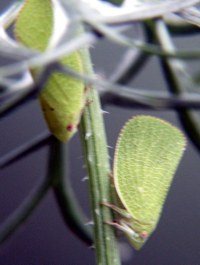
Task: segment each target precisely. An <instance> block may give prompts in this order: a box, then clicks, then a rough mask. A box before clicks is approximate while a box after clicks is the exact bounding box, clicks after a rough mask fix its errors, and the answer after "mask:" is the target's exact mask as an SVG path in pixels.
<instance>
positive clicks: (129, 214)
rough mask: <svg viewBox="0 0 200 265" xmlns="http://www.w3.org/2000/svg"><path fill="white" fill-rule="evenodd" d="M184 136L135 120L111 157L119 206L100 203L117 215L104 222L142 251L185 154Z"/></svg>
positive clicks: (149, 121)
mask: <svg viewBox="0 0 200 265" xmlns="http://www.w3.org/2000/svg"><path fill="white" fill-rule="evenodd" d="M185 146H186V141H185V137H184V136H183V134H182V133H181V132H180V131H179V130H178V129H177V128H175V127H174V126H172V125H171V124H169V123H168V122H165V121H163V120H161V119H158V118H155V117H151V116H137V117H135V118H132V119H130V120H129V121H128V122H127V123H126V124H125V126H124V127H123V128H122V130H121V132H120V134H119V138H118V140H117V145H116V149H115V155H114V163H113V176H114V187H115V191H116V194H117V198H118V201H119V205H120V206H118V205H112V204H109V203H103V205H105V206H107V207H109V208H111V209H112V210H114V211H115V212H116V213H117V214H118V219H117V222H111V221H107V222H106V223H107V224H109V225H112V226H114V227H116V228H118V229H120V230H121V231H123V232H124V233H125V235H126V236H127V237H128V239H129V241H130V242H131V244H132V245H133V247H134V248H135V249H136V250H139V249H141V247H142V246H143V245H144V244H145V242H146V241H147V239H148V238H149V237H150V235H151V234H152V233H153V231H154V230H155V228H156V226H157V223H158V221H159V218H160V215H161V212H162V208H163V205H164V203H165V200H166V196H167V193H168V190H169V188H170V185H171V182H172V180H173V176H174V173H175V171H176V169H177V167H178V164H179V162H180V159H181V157H182V155H183V152H184V150H185Z"/></svg>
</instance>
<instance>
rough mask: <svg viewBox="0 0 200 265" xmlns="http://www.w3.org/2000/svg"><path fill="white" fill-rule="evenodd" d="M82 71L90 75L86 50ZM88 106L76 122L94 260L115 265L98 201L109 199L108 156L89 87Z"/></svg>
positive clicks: (105, 211)
mask: <svg viewBox="0 0 200 265" xmlns="http://www.w3.org/2000/svg"><path fill="white" fill-rule="evenodd" d="M81 55H82V58H83V62H84V71H85V74H88V75H90V76H92V75H93V70H92V68H91V61H90V56H89V53H88V52H87V51H86V50H83V51H82V54H81ZM88 102H90V103H89V105H88V106H87V107H86V108H85V111H84V114H83V117H82V121H81V124H80V132H81V139H82V144H83V148H84V153H85V161H86V164H87V170H88V175H89V186H90V198H91V207H92V215H93V221H94V235H95V249H96V260H97V264H98V265H100V264H101V265H119V264H120V259H119V254H118V248H117V242H116V239H115V235H114V231H113V228H111V227H110V226H109V225H106V224H105V222H106V221H109V220H112V218H113V217H112V214H111V212H110V209H108V208H106V207H105V206H102V202H111V183H110V178H109V172H110V168H109V156H108V150H107V142H106V136H105V129H104V123H103V117H102V110H101V106H100V103H99V97H98V94H97V91H96V90H95V89H93V88H91V89H90V95H89V99H88Z"/></svg>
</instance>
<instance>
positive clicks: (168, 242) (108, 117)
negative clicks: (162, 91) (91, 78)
mask: <svg viewBox="0 0 200 265" xmlns="http://www.w3.org/2000/svg"><path fill="white" fill-rule="evenodd" d="M10 2H11V1H2V0H1V1H0V8H1V10H2V8H3V7H5V3H6V4H9V3H10ZM177 43H183V38H179V39H177ZM187 45H188V46H189V47H190V48H192V46H193V47H195V46H196V48H198V47H199V39H198V38H195V42H194V37H192V38H191V40H190V41H188V42H187ZM118 48H119V47H116V48H115V49H114V48H113V46H112V49H111V45H110V43H109V42H107V41H102V42H101V43H99V44H98V45H97V46H96V47H95V48H92V49H91V52H92V57H93V62H94V65H95V69H96V71H97V72H98V73H100V74H103V75H104V73H108V72H110V71H112V70H114V66H115V64H116V63H117V59H119V58H120V55H121V49H118ZM157 63H158V62H157V60H156V59H152V60H151V61H150V62H149V63H148V65H147V66H146V68H145V71H144V72H143V73H142V74H141V75H140V76H138V78H137V79H136V80H135V81H134V83H133V85H134V86H135V87H146V88H147V87H150V88H153V89H156V88H157V89H159V88H160V87H164V83H163V81H162V77H161V73H160V70H159V67H158V64H157ZM195 67H196V68H198V64H196V65H195ZM105 110H106V111H108V112H109V114H105V123H106V129H107V137H108V143H109V145H110V146H111V147H114V146H115V142H116V138H117V135H118V133H119V130H120V128H121V127H122V126H123V124H124V122H125V121H126V120H127V119H128V118H130V117H132V116H133V115H136V114H139V113H141V114H147V113H148V114H152V115H155V116H158V115H159V116H160V117H162V118H164V119H166V120H168V121H170V122H172V123H173V124H176V125H177V126H179V127H180V124H179V122H178V120H177V116H176V114H175V113H174V112H172V111H159V112H158V111H151V112H149V111H148V112H147V111H142V110H140V111H134V110H123V109H121V108H117V107H106V109H105ZM45 128H46V125H45V122H44V121H43V117H42V114H41V111H40V108H39V106H38V103H37V102H36V101H34V102H31V103H29V104H27V105H25V106H24V107H22V108H20V109H19V110H17V111H16V112H14V113H13V114H11V115H9V116H7V117H6V118H3V119H2V120H1V123H0V131H1V144H0V154H1V155H3V154H5V153H7V152H8V151H9V150H11V149H13V148H14V147H16V146H19V145H21V144H22V143H25V142H26V141H27V140H29V139H31V137H33V136H34V135H36V134H38V133H40V132H42V131H43V130H44V129H45ZM70 147H71V148H70V159H71V165H70V170H71V179H72V181H73V187H74V189H75V192H76V194H77V196H78V198H79V201H80V204H81V205H82V207H83V209H84V210H85V213H86V214H88V216H89V209H88V195H87V194H88V192H87V182H83V181H82V178H83V177H84V176H85V174H86V173H85V172H84V171H83V169H82V166H83V161H82V152H81V149H80V143H79V137H78V135H76V136H75V137H74V138H73V139H72V141H71V143H70ZM110 153H111V157H112V155H113V149H110ZM46 158H47V149H46V148H43V149H41V150H40V151H38V152H36V153H34V154H33V155H31V156H28V157H26V158H25V159H23V160H22V161H19V162H17V163H15V164H13V165H12V166H10V167H9V168H6V169H4V170H1V173H0V175H1V179H0V183H1V184H0V222H3V220H5V218H6V217H7V216H8V215H9V214H10V213H11V212H12V211H13V210H14V209H15V208H16V207H17V206H18V205H19V204H20V203H21V202H22V201H23V199H24V198H25V197H26V196H27V195H28V193H29V191H30V190H31V188H32V187H33V185H34V184H35V183H37V182H38V180H39V179H40V178H42V177H43V176H44V174H45V170H46ZM111 163H112V161H111ZM199 169H200V163H199V158H198V153H197V152H196V150H195V149H194V148H193V146H192V145H191V144H190V142H189V143H188V148H187V150H186V152H185V155H184V158H183V160H182V162H181V165H180V167H179V169H178V171H177V174H176V177H175V179H174V182H173V185H172V188H171V190H170V193H169V196H168V199H167V202H166V204H165V208H164V212H163V215H162V218H161V220H160V222H159V225H158V228H157V229H156V231H155V233H154V234H153V235H152V237H151V239H150V240H149V241H148V242H147V244H146V245H145V247H144V248H143V249H142V250H141V251H140V252H137V253H136V252H134V250H133V249H132V248H131V247H130V246H129V245H128V243H127V241H126V240H125V239H123V238H122V241H121V243H120V248H121V251H122V258H123V262H124V263H123V264H124V265H125V264H127V265H130V264H131V265H161V264H162V265H200V211H199V210H200V177H199ZM36 264H37V265H79V264H80V265H82V264H88V265H89V264H91V265H93V264H95V261H94V253H93V250H92V249H90V248H88V247H87V246H86V245H84V243H82V242H81V241H80V240H79V239H77V238H76V237H75V236H74V235H73V234H72V233H71V231H70V230H69V229H68V228H66V226H65V224H64V222H63V220H62V218H61V216H60V213H59V210H58V207H57V205H56V203H55V201H54V197H53V194H52V192H49V194H48V196H47V197H46V198H45V199H44V201H43V202H42V204H41V205H40V206H39V207H38V208H37V210H36V211H35V212H34V214H33V215H32V216H31V218H30V219H29V220H28V222H27V223H26V224H25V225H23V226H22V227H21V228H20V230H19V231H18V232H17V233H15V234H14V235H13V236H12V238H11V239H9V240H8V241H7V242H6V243H5V244H4V245H3V246H1V247H0V265H36Z"/></svg>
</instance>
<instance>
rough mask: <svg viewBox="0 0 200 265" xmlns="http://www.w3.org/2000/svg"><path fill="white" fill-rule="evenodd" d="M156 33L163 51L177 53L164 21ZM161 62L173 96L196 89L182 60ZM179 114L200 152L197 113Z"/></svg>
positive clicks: (158, 26) (199, 131) (158, 25)
mask: <svg viewBox="0 0 200 265" xmlns="http://www.w3.org/2000/svg"><path fill="white" fill-rule="evenodd" d="M155 32H156V34H157V39H158V41H159V42H160V44H161V46H162V48H163V50H164V51H167V52H168V51H170V52H175V47H174V45H173V42H172V40H171V38H170V35H169V33H168V31H167V28H166V25H165V23H164V22H163V21H162V20H158V21H157V23H156V27H155ZM161 62H162V66H163V71H164V74H165V77H166V81H167V84H168V87H169V90H170V91H171V92H172V93H173V94H175V95H184V92H185V91H187V90H190V89H192V88H195V87H194V83H193V82H192V78H191V77H190V76H189V74H188V72H187V71H186V67H185V65H184V63H183V62H182V61H181V60H178V59H166V58H163V59H162V61H161ZM177 113H178V116H179V119H180V121H181V123H182V125H183V127H184V129H185V131H186V133H187V135H188V136H189V137H190V139H191V141H192V142H193V144H194V145H195V147H196V148H197V149H198V150H199V151H200V123H199V118H198V116H197V113H195V112H194V111H191V110H188V109H187V108H183V109H182V110H180V111H177Z"/></svg>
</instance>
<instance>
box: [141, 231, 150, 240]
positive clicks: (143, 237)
mask: <svg viewBox="0 0 200 265" xmlns="http://www.w3.org/2000/svg"><path fill="white" fill-rule="evenodd" d="M148 236H149V234H148V232H147V231H142V232H141V233H140V238H141V239H147V238H148Z"/></svg>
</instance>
